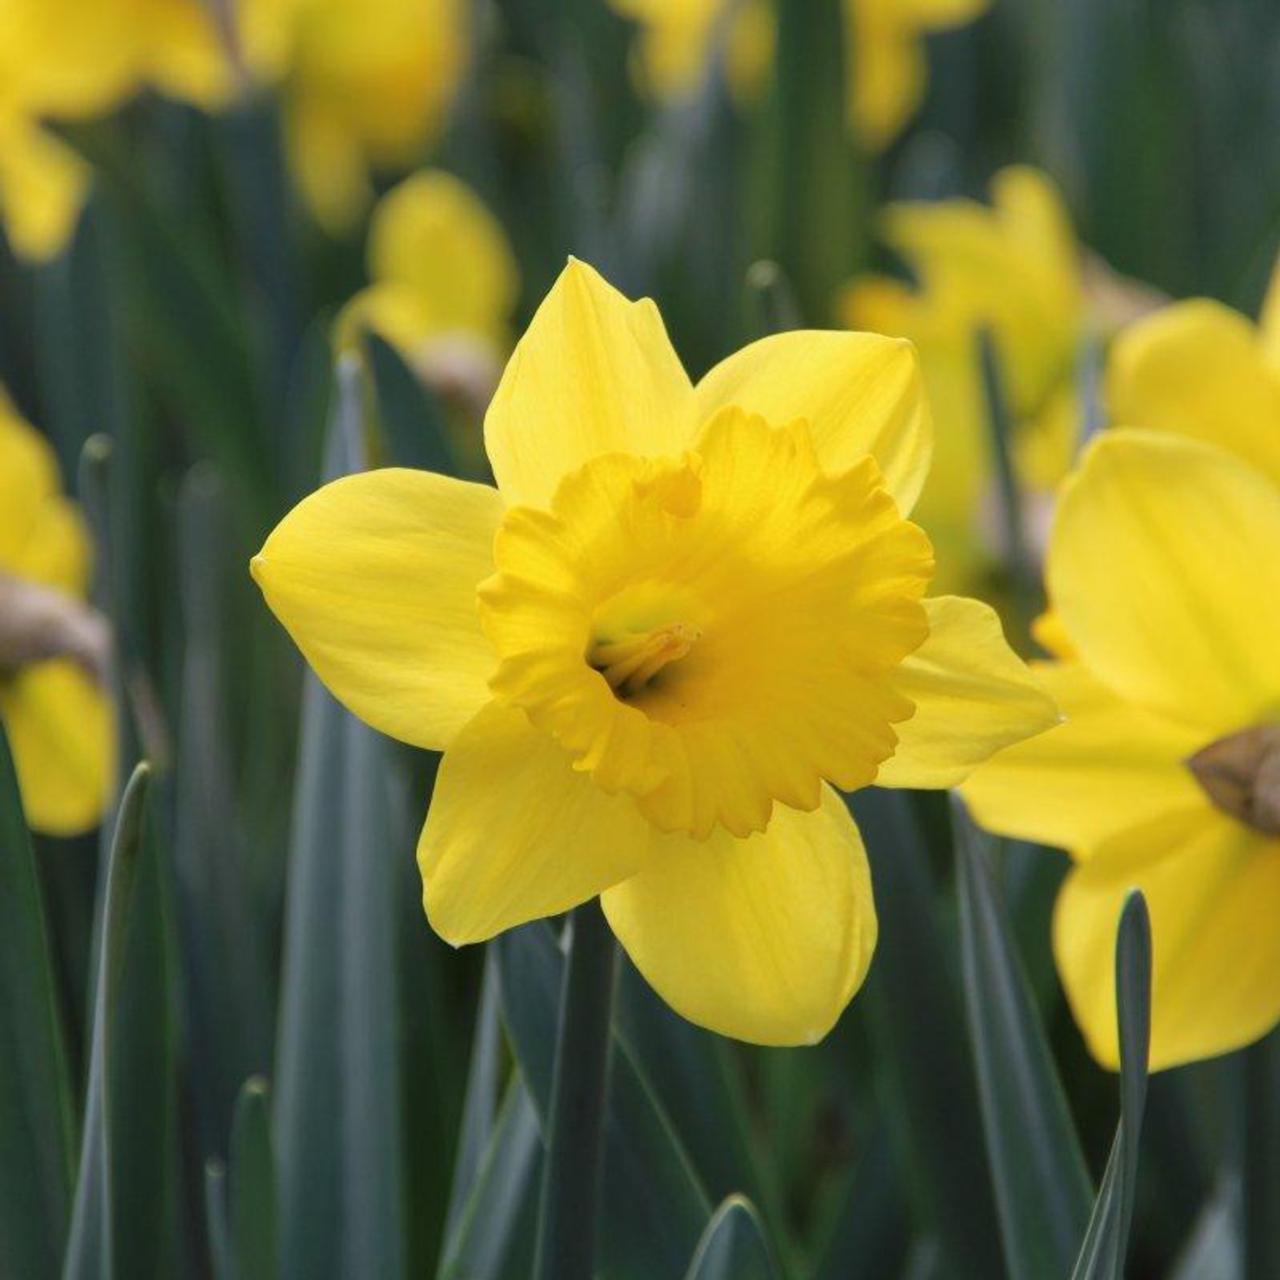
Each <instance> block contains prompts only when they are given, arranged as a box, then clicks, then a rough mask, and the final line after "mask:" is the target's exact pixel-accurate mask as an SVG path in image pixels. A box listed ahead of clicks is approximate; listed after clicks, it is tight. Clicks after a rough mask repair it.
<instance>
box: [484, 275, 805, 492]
mask: <svg viewBox="0 0 1280 1280" xmlns="http://www.w3.org/2000/svg"><path fill="white" fill-rule="evenodd" d="M691 393H692V388H691V386H690V383H689V378H688V375H687V374H686V373H685V371H684V369H683V367H682V366H681V364H680V360H679V357H678V356H677V355H676V353H675V351H674V350H672V347H671V343H670V341H669V340H668V338H667V332H666V330H665V329H664V328H663V326H662V317H661V316H660V315H659V314H658V308H657V307H656V306H654V304H653V302H652V301H651V300H650V299H648V298H644V299H641V301H639V302H629V301H628V300H627V299H626V298H624V297H623V296H622V294H620V293H619V292H618V291H617V290H616V289H615V288H614V287H613V286H612V285H610V284H609V283H607V282H606V281H605V280H604V279H603V278H602V277H601V276H600V275H599V274H598V273H597V272H596V271H595V270H594V268H592V267H589V266H587V265H586V263H584V262H579V261H578V260H577V259H576V258H571V259H570V260H569V265H568V266H567V267H565V269H564V270H563V271H562V272H561V273H560V278H559V279H558V280H557V281H556V283H555V285H554V286H553V287H552V289H551V292H550V293H549V294H547V296H546V297H545V298H544V299H543V301H542V305H541V306H540V307H539V308H538V310H537V313H536V314H535V315H534V317H533V320H532V322H531V323H530V325H529V328H528V330H527V331H526V332H525V335H524V337H523V338H521V339H520V341H519V343H518V344H517V346H516V349H515V352H514V353H513V355H512V357H511V360H510V361H509V363H508V364H507V368H506V371H505V372H504V373H503V375H502V381H501V382H500V383H499V384H498V390H497V392H496V393H495V394H494V397H493V402H492V404H490V406H489V412H488V414H487V415H486V416H485V421H484V439H485V447H486V448H487V450H488V452H489V461H490V462H491V463H492V464H493V473H494V475H495V476H497V478H498V487H499V488H500V489H501V490H502V493H503V496H504V497H505V498H506V499H507V501H508V502H520V503H527V504H528V505H529V506H534V507H546V506H548V505H550V502H551V495H552V494H553V493H554V492H555V488H556V485H557V484H558V483H559V482H560V479H561V478H562V477H563V476H564V475H565V474H567V473H568V472H570V471H572V470H574V469H575V468H577V467H579V466H581V465H582V463H584V462H586V461H588V460H589V459H590V458H593V457H595V456H597V455H598V454H601V453H610V452H623V453H631V454H640V455H642V456H663V455H670V454H677V453H679V452H680V451H681V449H682V448H684V447H685V445H687V444H688V443H689V441H690V438H691V437H692V435H693V431H694V428H695V426H696V425H697V424H695V423H694V422H693V421H692V415H691V412H690V408H691V398H692V394H691ZM791 416H795V415H794V413H793V414H792V415H791Z"/></svg>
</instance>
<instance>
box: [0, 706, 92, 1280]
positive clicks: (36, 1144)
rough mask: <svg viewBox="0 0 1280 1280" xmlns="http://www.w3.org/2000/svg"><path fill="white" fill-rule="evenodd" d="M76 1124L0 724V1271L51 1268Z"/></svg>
mask: <svg viewBox="0 0 1280 1280" xmlns="http://www.w3.org/2000/svg"><path fill="white" fill-rule="evenodd" d="M74 1128H75V1126H74V1119H73V1111H72V1103H71V1090H70V1082H69V1080H68V1077H67V1060H66V1051H65V1047H64V1044H63V1031H62V1020H61V1015H60V1012H59V1009H58V1002H57V996H56V993H55V988H54V983H53V968H52V962H51V959H50V953H49V936H48V931H47V929H46V925H45V912H44V904H43V902H42V901H41V896H40V882H39V878H38V875H37V871H36V862H35V853H34V851H33V849H32V845H31V838H30V835H29V834H28V832H27V828H26V824H25V822H24V820H23V816H22V797H21V796H20V794H19V792H18V778H17V774H16V773H15V771H14V767H13V758H12V756H11V755H10V753H9V743H8V739H7V738H6V737H5V734H4V728H3V726H0V1275H13V1276H30V1277H31V1280H44V1278H45V1277H48V1276H54V1275H56V1274H57V1272H58V1265H59V1261H60V1259H61V1256H62V1246H63V1242H64V1240H65V1239H66V1233H67V1221H68V1217H69V1213H70V1209H71V1186H72V1179H73V1177H74V1172H75V1169H74V1164H73V1157H72V1152H73V1150H74V1142H75V1135H74Z"/></svg>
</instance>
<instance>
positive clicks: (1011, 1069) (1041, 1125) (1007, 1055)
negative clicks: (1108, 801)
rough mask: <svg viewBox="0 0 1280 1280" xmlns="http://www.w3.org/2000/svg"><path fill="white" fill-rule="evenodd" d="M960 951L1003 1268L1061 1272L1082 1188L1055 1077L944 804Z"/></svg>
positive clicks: (966, 839)
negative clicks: (951, 839) (951, 834)
mask: <svg viewBox="0 0 1280 1280" xmlns="http://www.w3.org/2000/svg"><path fill="white" fill-rule="evenodd" d="M952 812H953V817H954V829H955V836H956V839H955V845H956V855H957V859H958V867H957V870H958V882H959V893H960V959H961V965H962V972H963V977H964V992H965V1003H966V1007H967V1010H968V1015H969V1033H970V1036H971V1037H972V1040H973V1053H974V1062H975V1065H976V1067H977V1077H978V1097H979V1101H980V1103H981V1106H982V1120H983V1127H984V1129H985V1131H986V1138H987V1154H988V1159H989V1162H990V1167H991V1178H992V1183H993V1185H994V1188H995V1194H996V1209H997V1212H998V1213H999V1217H1000V1237H1001V1242H1002V1243H1003V1245H1004V1254H1005V1261H1006V1263H1007V1264H1008V1268H1009V1274H1010V1275H1011V1276H1041V1275H1042V1276H1065V1275H1067V1273H1068V1272H1069V1271H1070V1269H1071V1263H1072V1260H1073V1259H1074V1257H1075V1254H1076V1250H1077V1249H1078V1247H1079V1242H1080V1237H1081V1235H1082V1234H1083V1232H1084V1229H1085V1224H1086V1223H1087V1222H1088V1220H1089V1209H1090V1205H1091V1201H1092V1198H1093V1196H1092V1191H1091V1188H1090V1186H1089V1176H1088V1173H1087V1171H1086V1168H1085V1163H1084V1156H1083V1154H1082V1152H1081V1150H1080V1143H1079V1140H1078V1138H1077V1136H1076V1130H1075V1126H1074V1125H1073V1123H1072V1121H1071V1115H1070V1113H1069V1111H1068V1109H1067V1102H1066V1097H1065V1095H1064V1094H1063V1090H1062V1084H1061V1081H1060V1080H1059V1079H1058V1073H1057V1071H1056V1069H1055V1068H1054V1065H1053V1058H1052V1055H1051V1054H1050V1052H1049V1046H1048V1043H1047V1042H1046V1040H1045V1036H1044V1030H1043V1028H1042V1027H1041V1025H1040V1019H1039V1016H1038V1014H1037V1013H1036V1009H1035V1004H1034V1002H1033V1000H1032V996H1031V990H1030V987H1029V985H1028V983H1027V979H1026V976H1025V974H1024V973H1023V970H1022V964H1021V961H1020V959H1019V956H1018V952H1017V946H1016V944H1015V942H1014V939H1013V934H1012V930H1011V928H1010V924H1009V921H1008V918H1007V915H1006V912H1005V909H1004V906H1003V904H1002V903H1001V902H1000V899H999V895H998V893H997V891H996V887H995V883H994V881H993V877H992V874H991V868H990V866H989V864H988V856H989V854H988V851H989V850H991V849H992V848H993V847H994V846H995V844H996V841H995V840H994V838H992V837H990V836H987V835H986V834H985V833H983V832H980V831H978V830H977V829H976V828H975V827H974V826H973V824H972V823H971V822H970V821H969V818H968V815H967V814H966V813H965V811H964V807H963V805H962V804H961V803H960V801H959V800H956V801H954V802H953V810H952Z"/></svg>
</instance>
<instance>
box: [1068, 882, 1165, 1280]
mask: <svg viewBox="0 0 1280 1280" xmlns="http://www.w3.org/2000/svg"><path fill="white" fill-rule="evenodd" d="M1116 1017H1117V1020H1118V1023H1119V1029H1120V1123H1119V1124H1118V1125H1117V1126H1116V1136H1115V1139H1114V1141H1113V1142H1112V1144H1111V1154H1110V1156H1109V1157H1108V1159H1107V1167H1106V1169H1105V1171H1104V1172H1103V1175H1102V1183H1101V1186H1100V1187H1099V1189H1098V1198H1097V1200H1096V1201H1095V1202H1094V1206H1093V1214H1092V1216H1091V1217H1090V1219H1089V1226H1088V1228H1087V1230H1086V1231H1085V1236H1084V1242H1083V1244H1082V1245H1081V1246H1080V1254H1079V1257H1078V1258H1077V1259H1076V1265H1075V1269H1074V1270H1073V1271H1072V1273H1071V1276H1072V1280H1120V1277H1121V1276H1122V1275H1123V1272H1124V1259H1125V1254H1126V1253H1127V1251H1128V1244H1129V1228H1130V1225H1131V1223H1132V1219H1133V1196H1134V1186H1135V1183H1136V1181H1137V1175H1138V1139H1139V1137H1140V1135H1141V1133H1142V1112H1143V1109H1144V1107H1145V1106H1146V1096H1147V1054H1148V1049H1149V1047H1150V1041H1151V921H1150V918H1149V916H1148V915H1147V904H1146V900H1145V899H1144V898H1143V896H1142V894H1141V892H1140V891H1139V890H1137V889H1135V890H1133V891H1132V892H1131V893H1130V894H1129V897H1128V898H1127V899H1126V901H1125V904H1124V909H1123V911H1122V912H1121V913H1120V928H1119V932H1118V933H1117V935H1116Z"/></svg>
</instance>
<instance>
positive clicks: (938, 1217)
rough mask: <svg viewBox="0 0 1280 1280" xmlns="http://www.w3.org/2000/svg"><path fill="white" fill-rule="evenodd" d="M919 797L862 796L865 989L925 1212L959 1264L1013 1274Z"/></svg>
mask: <svg viewBox="0 0 1280 1280" xmlns="http://www.w3.org/2000/svg"><path fill="white" fill-rule="evenodd" d="M915 799H916V798H915V797H913V796H911V795H909V794H908V793H907V792H904V791H884V790H880V789H878V788H874V787H873V788H867V789H865V790H863V791H859V792H858V793H857V794H856V795H855V796H854V797H853V804H852V807H853V810H854V813H855V815H856V817H857V819H858V825H859V827H860V828H861V830H862V834H863V838H864V840H865V841H866V846H867V854H868V857H869V859H870V862H871V877H872V882H873V883H874V884H875V889H876V911H877V913H878V915H879V917H880V934H879V942H878V943H877V947H876V957H875V962H874V964H873V965H872V966H871V973H870V975H869V977H868V980H867V985H866V989H865V991H864V993H863V994H862V995H861V996H860V997H859V999H860V1000H861V1001H863V1003H864V1004H865V1005H866V1006H867V1010H868V1012H869V1013H870V1015H871V1028H872V1032H873V1038H874V1050H875V1058H876V1062H877V1065H878V1067H879V1071H880V1075H879V1083H880V1086H881V1088H882V1089H883V1090H884V1093H885V1096H886V1100H887V1101H888V1102H889V1103H890V1104H891V1105H890V1106H889V1108H888V1116H889V1119H890V1120H891V1122H892V1124H893V1130H894V1136H895V1139H896V1140H897V1142H898V1144H899V1147H900V1151H901V1154H902V1166H903V1169H904V1173H905V1177H906V1181H907V1185H908V1186H909V1187H910V1188H911V1190H912V1192H913V1193H914V1196H915V1197H918V1203H917V1209H918V1212H919V1216H920V1217H921V1218H923V1222H924V1226H925V1228H926V1229H927V1230H929V1231H930V1232H931V1233H932V1234H933V1235H934V1236H936V1238H937V1241H938V1244H939V1247H940V1249H941V1253H942V1256H943V1257H944V1258H945V1259H946V1261H947V1266H948V1267H949V1268H950V1271H949V1275H950V1276H952V1277H957V1278H958V1277H973V1278H974V1280H990V1278H991V1277H994V1276H1000V1275H1003V1274H1004V1263H1003V1259H1002V1257H1001V1252H1000V1247H999V1243H998V1242H999V1238H1000V1237H999V1225H998V1220H997V1216H996V1210H995V1202H994V1199H993V1196H992V1190H991V1178H990V1175H989V1173H988V1170H987V1165H986V1161H985V1159H984V1142H983V1136H982V1126H981V1121H980V1119H979V1115H980V1113H979V1107H978V1092H977V1085H976V1082H975V1080H974V1075H973V1067H972V1058H971V1054H970V1050H969V1045H968V1035H967V1032H966V1028H965V1021H964V1009H963V1004H962V1000H961V996H960V992H959V990H958V988H957V984H956V981H955V977H954V972H955V963H954V960H953V959H952V958H951V954H950V951H949V948H948V947H946V946H945V945H944V944H943V939H942V936H941V929H940V925H939V921H938V918H937V913H938V902H937V899H936V895H935V892H934V885H933V881H932V876H931V872H930V867H929V850H928V848H927V847H926V845H925V843H924V834H923V830H922V828H921V825H920V823H919V821H918V819H917V815H916V813H915V812H914V811H913V809H912V805H913V803H914V801H915ZM1018 1280H1021V1278H1020V1277H1019V1278H1018Z"/></svg>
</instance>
